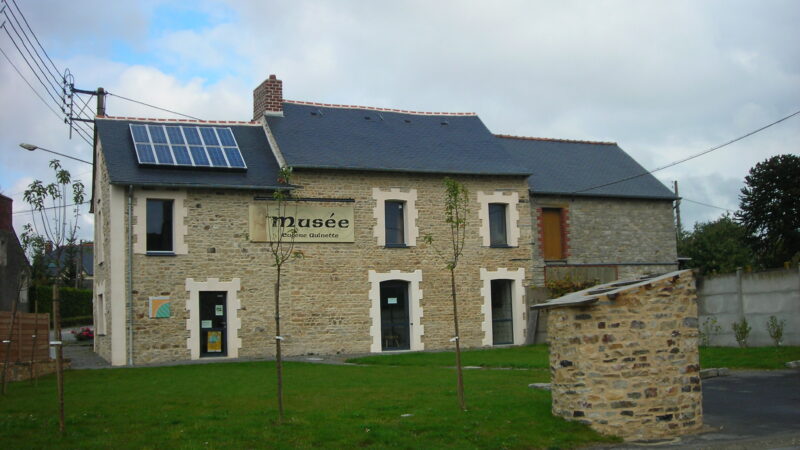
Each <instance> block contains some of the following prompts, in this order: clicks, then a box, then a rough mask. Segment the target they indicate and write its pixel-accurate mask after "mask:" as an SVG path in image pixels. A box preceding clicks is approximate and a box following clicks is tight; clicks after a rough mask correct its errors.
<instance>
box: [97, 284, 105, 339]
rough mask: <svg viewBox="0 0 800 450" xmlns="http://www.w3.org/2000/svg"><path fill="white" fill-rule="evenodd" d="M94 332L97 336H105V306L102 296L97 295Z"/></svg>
mask: <svg viewBox="0 0 800 450" xmlns="http://www.w3.org/2000/svg"><path fill="white" fill-rule="evenodd" d="M95 331H96V332H97V334H98V335H101V336H102V335H104V334H106V304H105V302H104V301H103V294H97V316H95Z"/></svg>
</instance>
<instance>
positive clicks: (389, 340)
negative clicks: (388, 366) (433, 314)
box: [381, 281, 411, 350]
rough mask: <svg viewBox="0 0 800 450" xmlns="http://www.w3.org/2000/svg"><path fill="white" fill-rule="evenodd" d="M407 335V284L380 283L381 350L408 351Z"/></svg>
mask: <svg viewBox="0 0 800 450" xmlns="http://www.w3.org/2000/svg"><path fill="white" fill-rule="evenodd" d="M409 335H410V323H409V321H408V283H407V282H405V281H384V282H382V283H381V346H382V347H381V348H382V349H383V350H408V349H409V348H411V342H410V339H409Z"/></svg>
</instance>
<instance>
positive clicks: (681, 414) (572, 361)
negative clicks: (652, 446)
mask: <svg viewBox="0 0 800 450" xmlns="http://www.w3.org/2000/svg"><path fill="white" fill-rule="evenodd" d="M548 320H549V322H548V327H549V332H550V369H551V374H552V392H553V414H555V415H558V416H561V417H564V418H566V419H568V420H578V421H581V422H584V423H588V424H589V425H590V426H591V427H592V428H594V429H595V430H597V431H599V432H602V433H606V434H614V435H618V436H622V437H624V438H625V439H626V440H640V439H655V438H665V437H670V436H675V435H680V434H686V433H690V432H693V431H696V430H698V429H699V428H700V427H701V426H702V423H703V421H702V391H701V384H700V376H699V353H698V348H697V346H698V327H697V300H696V292H695V284H694V278H693V276H692V274H691V272H690V271H684V272H680V275H678V276H675V277H672V278H667V279H665V280H662V281H658V282H654V283H652V284H650V285H647V286H644V287H636V288H631V289H630V290H628V291H624V292H622V293H620V294H618V295H617V296H616V297H615V298H614V299H609V298H608V297H601V298H600V300H599V301H598V302H597V303H595V304H592V305H590V306H583V307H579V306H571V307H560V308H553V309H550V314H549V319H548Z"/></svg>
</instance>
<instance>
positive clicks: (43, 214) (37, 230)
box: [22, 159, 85, 433]
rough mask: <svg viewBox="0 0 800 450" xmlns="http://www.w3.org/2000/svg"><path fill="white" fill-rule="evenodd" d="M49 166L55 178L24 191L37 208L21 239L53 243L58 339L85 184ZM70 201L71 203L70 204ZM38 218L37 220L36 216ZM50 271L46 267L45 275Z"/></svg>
mask: <svg viewBox="0 0 800 450" xmlns="http://www.w3.org/2000/svg"><path fill="white" fill-rule="evenodd" d="M50 167H51V168H52V169H53V171H54V172H55V181H54V182H52V183H50V184H44V183H43V182H42V181H40V180H35V181H33V182H32V183H31V184H30V185H29V186H28V189H27V190H26V191H25V193H24V194H23V198H24V199H25V201H26V202H27V203H28V204H29V205H30V206H31V209H32V210H33V211H34V212H35V214H33V216H32V219H33V223H32V224H26V225H25V226H24V227H23V230H24V231H23V233H22V242H23V245H24V246H25V248H26V249H28V250H29V251H32V252H33V253H34V254H39V255H42V254H43V253H44V249H45V244H46V243H47V244H49V245H52V248H53V251H52V254H53V255H54V258H53V260H52V263H53V264H55V266H56V270H55V274H54V276H53V277H52V281H53V328H54V332H55V340H56V341H58V342H60V341H61V309H60V303H61V302H60V290H59V287H60V284H61V275H62V272H63V259H62V258H61V255H62V254H63V253H64V251H65V248H66V247H67V246H68V245H69V244H70V243H71V242H74V241H75V235H76V233H77V231H78V217H79V216H80V207H81V205H82V204H83V201H84V197H85V194H84V187H83V183H81V182H80V181H79V180H73V179H72V176H71V175H70V173H69V171H67V170H66V169H64V168H62V167H61V163H60V162H59V161H58V160H57V159H54V160H52V161H50ZM68 201H71V202H72V203H71V204H68ZM37 219H38V220H37ZM48 273H49V271H47V270H46V271H45V275H44V276H47V274H48ZM62 350H63V349H62V346H61V345H57V346H56V386H57V391H58V429H59V431H60V432H61V433H64V353H63V351H62Z"/></svg>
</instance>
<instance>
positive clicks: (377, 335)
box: [369, 270, 425, 353]
mask: <svg viewBox="0 0 800 450" xmlns="http://www.w3.org/2000/svg"><path fill="white" fill-rule="evenodd" d="M395 280H397V281H406V282H408V319H409V322H410V323H411V325H410V330H409V339H410V341H411V342H410V345H409V350H410V351H419V350H425V344H424V343H423V342H422V336H423V335H425V326H424V325H422V316H423V313H422V304H421V301H422V289H420V287H419V285H420V283H422V271H421V270H415V271H413V272H401V271H399V270H390V271H389V272H376V271H374V270H370V271H369V282H370V283H371V287H370V290H369V300H370V308H369V317H370V319H371V321H372V325H370V327H369V335H370V337H372V344H371V345H370V349H369V351H370V352H372V353H381V352H383V346H381V283H382V282H384V281H395Z"/></svg>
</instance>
